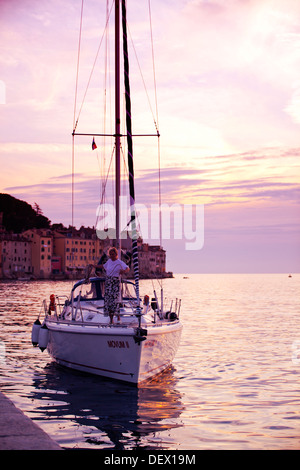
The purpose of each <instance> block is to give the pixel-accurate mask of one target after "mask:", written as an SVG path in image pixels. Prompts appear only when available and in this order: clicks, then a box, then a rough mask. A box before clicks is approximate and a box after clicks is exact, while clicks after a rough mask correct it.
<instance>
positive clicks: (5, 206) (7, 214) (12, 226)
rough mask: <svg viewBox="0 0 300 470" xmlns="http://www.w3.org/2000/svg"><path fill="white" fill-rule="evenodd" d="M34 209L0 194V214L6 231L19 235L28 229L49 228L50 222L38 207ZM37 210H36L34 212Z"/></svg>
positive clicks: (7, 195)
mask: <svg viewBox="0 0 300 470" xmlns="http://www.w3.org/2000/svg"><path fill="white" fill-rule="evenodd" d="M35 205H36V206H37V207H36V208H35V209H33V208H32V207H31V205H30V204H28V203H27V202H25V201H21V200H20V199H16V198H14V197H13V196H10V195H9V194H0V212H2V213H3V222H2V223H3V226H4V228H5V230H6V231H8V232H13V233H20V232H22V231H24V230H28V229H30V228H49V227H50V220H49V219H48V217H45V216H44V215H43V213H42V211H41V209H40V207H39V206H38V204H36V203H35ZM36 209H38V210H36Z"/></svg>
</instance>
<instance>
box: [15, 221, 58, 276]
mask: <svg viewBox="0 0 300 470" xmlns="http://www.w3.org/2000/svg"><path fill="white" fill-rule="evenodd" d="M22 235H23V236H24V237H26V238H27V240H29V241H30V242H31V247H32V250H31V253H32V273H33V275H34V276H35V277H37V278H42V279H43V278H46V279H47V278H50V277H51V260H52V255H53V234H52V231H51V230H50V229H43V228H41V229H37V228H32V229H29V230H26V231H25V232H23V233H22Z"/></svg>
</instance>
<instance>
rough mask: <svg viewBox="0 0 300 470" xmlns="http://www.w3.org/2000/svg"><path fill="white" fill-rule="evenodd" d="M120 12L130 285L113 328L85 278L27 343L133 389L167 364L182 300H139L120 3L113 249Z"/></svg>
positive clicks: (101, 291)
mask: <svg viewBox="0 0 300 470" xmlns="http://www.w3.org/2000/svg"><path fill="white" fill-rule="evenodd" d="M121 4H122V5H121ZM121 6H122V27H123V34H122V36H123V52H124V83H125V96H126V128H127V148H128V170H129V193H130V208H131V232H132V261H133V270H134V281H129V280H125V279H124V280H122V281H121V282H120V286H121V287H120V293H119V309H118V313H119V317H120V320H121V321H120V322H117V323H111V322H110V319H109V317H108V316H107V314H106V313H105V305H104V303H105V278H104V277H98V276H94V277H90V276H87V277H86V278H84V279H82V280H80V281H78V282H76V283H75V284H74V285H73V288H72V290H71V293H70V296H69V297H68V299H67V300H66V301H65V302H63V299H62V298H61V297H56V298H55V297H54V296H53V297H52V298H50V302H49V303H47V301H46V300H44V301H43V304H42V308H41V311H40V315H39V318H38V319H37V321H36V322H35V323H34V325H33V327H32V343H33V345H34V346H37V345H38V346H39V347H40V349H41V350H45V349H47V351H48V353H49V355H50V356H51V357H52V359H53V360H54V361H56V362H57V363H58V364H61V365H63V366H66V367H68V368H71V369H76V370H79V371H83V372H87V373H91V374H94V375H99V376H103V377H107V378H110V379H117V380H121V381H125V382H128V383H132V384H136V385H138V384H140V383H142V382H143V381H145V380H149V379H150V378H152V377H153V376H155V375H157V374H159V373H160V372H162V371H163V370H164V369H166V368H167V367H168V366H170V364H171V363H172V361H173V359H174V357H175V354H176V352H177V349H178V346H179V342H180V337H181V332H182V324H181V321H180V319H179V314H180V306H181V300H180V299H176V302H173V301H172V303H171V304H170V305H171V306H169V309H168V311H166V309H164V301H163V292H161V295H160V296H158V295H157V293H156V292H155V291H154V292H153V297H152V301H150V298H149V297H148V296H147V295H146V296H144V298H143V300H142V299H141V294H140V284H139V262H138V245H137V238H138V233H137V223H136V212H135V192H134V171H133V156H132V155H133V143H132V140H133V139H132V137H133V136H132V130H131V102H130V86H129V63H128V49H127V23H126V2H125V0H115V135H114V137H115V161H116V164H115V166H116V168H115V173H116V174H115V179H116V184H115V188H116V197H115V204H116V211H115V212H116V221H115V223H116V240H115V246H116V248H117V249H118V250H120V207H119V199H120V137H121V136H122V135H121V132H120V122H121V117H120V42H121V41H120V29H121V28H120V12H121ZM74 135H77V134H76V132H75V129H74V130H73V136H74ZM159 297H160V298H159ZM173 305H175V307H174V308H172V306H173ZM43 313H44V319H43V320H42V322H41V321H40V316H41V314H43Z"/></svg>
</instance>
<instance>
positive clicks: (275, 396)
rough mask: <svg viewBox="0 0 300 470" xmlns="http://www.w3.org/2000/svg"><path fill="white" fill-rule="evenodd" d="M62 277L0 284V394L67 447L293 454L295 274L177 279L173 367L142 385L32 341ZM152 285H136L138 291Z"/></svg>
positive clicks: (299, 414)
mask: <svg viewBox="0 0 300 470" xmlns="http://www.w3.org/2000/svg"><path fill="white" fill-rule="evenodd" d="M71 286H72V283H71V282H70V281H60V282H55V281H31V282H26V281H18V282H13V281H8V282H2V283H1V284H0V325H1V329H0V389H1V391H2V392H3V393H4V394H6V395H7V396H8V397H9V398H10V399H11V400H12V401H13V402H14V403H15V404H16V406H18V407H19V408H21V409H22V410H23V411H24V413H25V414H26V415H28V416H29V417H30V418H31V419H33V420H34V421H35V422H36V423H37V424H38V425H39V426H40V427H41V428H42V429H43V430H44V431H46V432H47V433H48V434H49V435H50V436H51V437H52V438H53V439H54V440H55V441H56V442H58V444H59V445H61V446H62V447H63V448H66V449H103V450H104V449H105V450H136V449H145V450H160V451H165V450H179V451H180V450H181V451H183V450H202V449H212V450H218V449H220V450H228V449H241V450H247V449H263V450H266V449H299V448H300V382H299V379H300V307H299V290H300V274H293V275H292V277H289V276H288V273H287V274H257V275H256V274H208V275H206V274H177V275H175V278H174V279H165V280H164V281H163V288H164V297H165V305H166V306H167V307H168V303H169V302H170V301H171V299H172V298H173V299H176V298H178V299H181V300H182V303H181V310H180V318H181V321H182V323H183V333H182V339H181V343H180V347H179V350H178V353H177V355H176V358H175V360H174V361H173V365H172V366H171V367H170V368H169V369H168V370H166V371H165V372H164V373H163V374H161V375H159V376H158V377H156V378H154V379H153V380H151V381H150V382H148V383H146V384H145V385H143V386H142V387H140V388H136V387H133V386H132V385H127V384H124V383H121V382H116V381H111V380H108V379H103V378H101V377H94V376H89V375H85V374H81V373H79V372H76V371H72V370H68V369H65V368H62V367H60V366H58V365H56V364H55V363H53V362H52V361H51V359H50V357H49V356H48V354H47V351H44V352H43V353H42V352H41V351H40V350H39V348H33V347H32V345H31V327H32V323H33V322H34V321H35V319H36V318H37V315H38V313H39V311H40V307H41V303H42V300H43V299H44V298H47V299H49V296H50V294H52V293H54V294H56V295H58V294H59V295H64V294H66V295H68V294H69V291H70V288H71ZM153 287H154V288H155V289H156V292H159V293H160V288H161V286H160V283H158V282H156V281H151V280H143V281H141V291H142V292H143V294H148V295H149V296H152V290H153Z"/></svg>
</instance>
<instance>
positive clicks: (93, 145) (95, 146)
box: [92, 137, 97, 150]
mask: <svg viewBox="0 0 300 470" xmlns="http://www.w3.org/2000/svg"><path fill="white" fill-rule="evenodd" d="M96 148H97V145H96V142H95V138H94V137H93V142H92V150H95V149H96Z"/></svg>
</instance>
